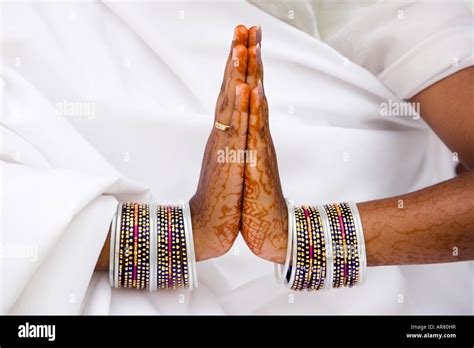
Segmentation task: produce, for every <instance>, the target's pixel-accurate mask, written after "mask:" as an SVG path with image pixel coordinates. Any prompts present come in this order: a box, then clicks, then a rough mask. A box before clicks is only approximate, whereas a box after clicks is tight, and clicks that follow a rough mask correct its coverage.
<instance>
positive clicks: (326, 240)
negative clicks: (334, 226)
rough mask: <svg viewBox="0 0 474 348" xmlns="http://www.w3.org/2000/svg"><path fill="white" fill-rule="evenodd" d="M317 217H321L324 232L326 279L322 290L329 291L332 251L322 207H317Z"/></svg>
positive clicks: (331, 276)
mask: <svg viewBox="0 0 474 348" xmlns="http://www.w3.org/2000/svg"><path fill="white" fill-rule="evenodd" d="M317 208H318V210H319V215H320V216H321V224H322V227H323V231H324V247H325V249H326V279H325V280H324V286H323V290H330V289H331V288H332V281H333V274H332V273H333V257H334V256H333V250H332V238H331V229H330V226H329V218H328V214H327V213H326V209H325V208H324V205H318V207H317Z"/></svg>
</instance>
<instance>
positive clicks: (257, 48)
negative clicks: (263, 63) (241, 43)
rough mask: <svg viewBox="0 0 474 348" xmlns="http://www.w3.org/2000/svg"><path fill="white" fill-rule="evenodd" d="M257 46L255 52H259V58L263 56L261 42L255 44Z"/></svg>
mask: <svg viewBox="0 0 474 348" xmlns="http://www.w3.org/2000/svg"><path fill="white" fill-rule="evenodd" d="M255 47H256V52H255V53H256V54H257V58H258V59H261V57H262V52H261V50H262V47H261V46H260V43H257V45H255Z"/></svg>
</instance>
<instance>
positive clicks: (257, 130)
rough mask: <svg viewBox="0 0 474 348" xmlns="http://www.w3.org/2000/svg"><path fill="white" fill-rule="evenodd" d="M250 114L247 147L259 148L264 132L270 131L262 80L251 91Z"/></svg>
mask: <svg viewBox="0 0 474 348" xmlns="http://www.w3.org/2000/svg"><path fill="white" fill-rule="evenodd" d="M249 110H250V116H249V127H248V128H249V129H248V137H247V139H248V140H247V148H248V149H249V150H250V149H252V150H257V147H258V145H259V143H261V141H260V140H261V139H262V137H263V135H264V134H266V132H267V131H268V117H267V115H266V112H265V95H264V94H263V86H262V84H261V82H259V83H258V84H257V87H255V88H253V89H252V91H251V92H250V105H249Z"/></svg>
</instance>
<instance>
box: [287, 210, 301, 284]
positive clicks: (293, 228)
mask: <svg viewBox="0 0 474 348" xmlns="http://www.w3.org/2000/svg"><path fill="white" fill-rule="evenodd" d="M290 218H291V234H292V237H291V239H292V244H293V246H292V248H291V249H292V250H291V252H292V254H293V255H292V257H291V259H292V263H291V275H290V279H289V280H288V281H287V282H286V286H287V287H289V288H292V287H293V283H294V282H295V277H296V255H297V252H296V247H297V245H298V239H297V234H296V216H295V209H294V206H293V210H292V212H291V217H290V216H289V217H288V219H290ZM288 267H289V266H288Z"/></svg>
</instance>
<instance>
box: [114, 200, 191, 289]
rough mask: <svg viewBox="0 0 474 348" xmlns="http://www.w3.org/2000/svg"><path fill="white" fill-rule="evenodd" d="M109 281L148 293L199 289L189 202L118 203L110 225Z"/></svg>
mask: <svg viewBox="0 0 474 348" xmlns="http://www.w3.org/2000/svg"><path fill="white" fill-rule="evenodd" d="M109 281H110V285H111V286H112V287H114V288H134V289H148V290H150V291H155V290H157V289H179V288H185V289H190V288H193V287H197V274H196V258H195V255H194V245H193V232H192V224H191V214H190V210H189V205H188V204H180V205H179V206H165V205H156V204H151V205H148V204H139V203H120V204H119V205H118V207H117V211H116V213H115V215H114V218H113V220H112V225H111V238H110V265H109Z"/></svg>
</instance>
